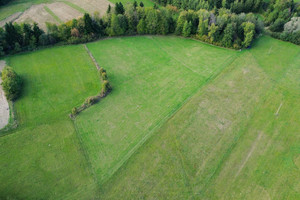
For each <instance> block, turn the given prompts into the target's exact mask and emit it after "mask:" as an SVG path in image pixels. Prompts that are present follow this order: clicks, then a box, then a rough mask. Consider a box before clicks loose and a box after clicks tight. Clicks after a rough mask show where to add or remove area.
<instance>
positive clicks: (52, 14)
mask: <svg viewBox="0 0 300 200" xmlns="http://www.w3.org/2000/svg"><path fill="white" fill-rule="evenodd" d="M44 9H45V10H46V11H47V12H48V13H49V14H50V15H51V16H52V17H53V18H54V19H55V20H56V21H57V22H58V23H60V24H61V23H63V21H62V20H61V19H60V18H59V17H58V16H57V15H56V14H55V13H54V12H53V11H52V10H51V9H50V8H48V7H47V6H44Z"/></svg>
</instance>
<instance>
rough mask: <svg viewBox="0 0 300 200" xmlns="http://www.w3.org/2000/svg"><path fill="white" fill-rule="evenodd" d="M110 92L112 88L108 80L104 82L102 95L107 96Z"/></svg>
mask: <svg viewBox="0 0 300 200" xmlns="http://www.w3.org/2000/svg"><path fill="white" fill-rule="evenodd" d="M110 90H111V86H110V84H109V81H108V80H105V81H103V83H102V91H101V95H102V96H105V95H106V94H107V93H108V92H109V91H110Z"/></svg>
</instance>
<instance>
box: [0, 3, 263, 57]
mask: <svg viewBox="0 0 300 200" xmlns="http://www.w3.org/2000/svg"><path fill="white" fill-rule="evenodd" d="M262 30H263V25H262V23H261V22H260V21H259V20H258V19H257V17H256V16H255V15H254V14H251V13H249V14H244V13H242V14H239V15H237V14H234V13H231V11H230V10H228V9H225V8H222V9H214V10H211V11H208V10H205V9H201V10H199V11H193V10H189V11H180V10H178V9H177V7H175V6H171V5H168V6H166V7H162V8H158V7H157V6H154V7H147V8H145V7H143V4H140V6H138V5H137V3H136V2H135V3H133V4H127V5H126V7H125V8H124V6H123V4H122V3H118V4H116V6H115V8H114V9H112V8H111V7H109V8H108V10H107V13H106V15H104V16H103V17H99V14H97V13H96V14H95V15H94V16H93V17H91V16H90V15H89V14H85V15H84V16H83V17H82V18H79V19H73V20H71V21H69V22H67V23H64V24H61V25H59V26H58V25H56V24H51V23H47V32H44V31H43V30H41V29H40V28H39V26H38V25H37V24H36V23H35V24H33V25H30V24H27V23H23V24H12V23H8V24H6V25H5V27H4V29H3V28H0V55H5V54H13V53H18V52H20V51H27V50H34V49H36V48H37V47H38V46H47V45H53V44H56V43H58V42H62V43H65V44H76V43H84V42H88V41H92V40H96V39H99V38H101V37H106V36H121V35H137V34H138V35H143V34H150V35H167V34H174V33H175V34H177V35H182V36H185V37H189V36H196V35H197V36H198V37H197V38H199V39H201V40H203V41H206V42H209V43H213V44H216V45H220V46H225V47H228V48H242V47H247V45H249V44H250V43H251V42H252V40H253V39H254V37H255V36H256V35H258V34H259V33H260V32H262ZM226 40H229V42H225V41H226ZM234 44H235V45H234Z"/></svg>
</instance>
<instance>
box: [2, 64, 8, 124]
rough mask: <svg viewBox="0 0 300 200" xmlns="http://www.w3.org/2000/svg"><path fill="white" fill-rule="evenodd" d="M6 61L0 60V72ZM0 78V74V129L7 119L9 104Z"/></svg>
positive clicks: (6, 122)
mask: <svg viewBox="0 0 300 200" xmlns="http://www.w3.org/2000/svg"><path fill="white" fill-rule="evenodd" d="M5 65H6V63H5V61H4V60H0V72H1V71H2V69H3V68H4V67H5ZM1 83H2V79H1V76H0V129H2V128H4V127H5V126H6V125H7V124H8V121H9V105H8V102H7V99H6V97H5V95H4V91H3V90H2V86H1Z"/></svg>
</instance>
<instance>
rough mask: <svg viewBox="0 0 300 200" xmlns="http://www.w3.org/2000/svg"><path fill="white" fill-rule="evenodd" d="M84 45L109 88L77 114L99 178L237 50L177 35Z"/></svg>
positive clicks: (123, 158)
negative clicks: (100, 99)
mask: <svg viewBox="0 0 300 200" xmlns="http://www.w3.org/2000/svg"><path fill="white" fill-rule="evenodd" d="M88 48H89V49H90V51H91V52H92V53H93V54H94V57H95V58H96V60H97V61H98V63H99V64H100V66H102V67H104V68H105V69H107V72H108V76H109V79H110V81H111V84H112V87H113V92H112V93H110V94H109V96H108V97H106V98H105V99H104V100H103V101H101V102H100V103H99V104H97V105H95V106H93V107H92V108H90V109H88V110H87V111H85V112H83V113H82V114H81V115H80V116H79V117H78V118H77V119H76V125H77V127H78V130H79V132H80V135H81V137H82V141H83V144H84V147H85V148H86V149H87V152H88V155H89V158H90V161H91V163H92V166H93V169H94V171H95V173H96V175H97V178H98V179H99V180H100V182H104V181H105V180H107V179H108V178H109V177H110V176H111V175H112V174H113V173H114V172H115V171H116V170H117V169H118V168H119V167H120V166H121V165H122V164H123V163H124V162H125V161H126V159H127V158H129V157H130V156H131V155H132V153H133V152H134V151H135V150H136V149H137V148H138V147H139V146H140V145H142V144H143V142H144V141H145V140H147V138H148V137H149V136H151V134H152V133H153V132H154V131H155V130H156V129H157V128H158V127H160V126H161V125H162V124H163V123H164V122H165V121H166V120H167V119H168V118H169V117H170V116H172V114H174V112H176V111H177V110H178V109H179V108H180V107H181V106H182V104H183V103H184V102H185V101H186V100H188V99H189V98H190V97H191V96H192V95H193V94H194V93H195V92H196V91H197V90H198V89H199V88H200V87H201V86H202V85H204V84H205V83H206V82H207V81H208V80H209V79H210V78H211V77H212V76H214V75H216V74H218V73H219V72H220V71H221V70H222V69H223V68H224V67H226V65H227V64H228V63H229V62H231V61H232V60H233V59H234V58H235V57H236V56H237V54H238V53H237V52H235V51H231V50H226V49H220V48H216V47H212V46H209V45H205V44H202V43H200V42H197V41H193V40H190V39H180V38H176V37H128V38H122V39H108V40H104V41H100V42H97V43H91V44H88ZM100 127H101V128H100Z"/></svg>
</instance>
